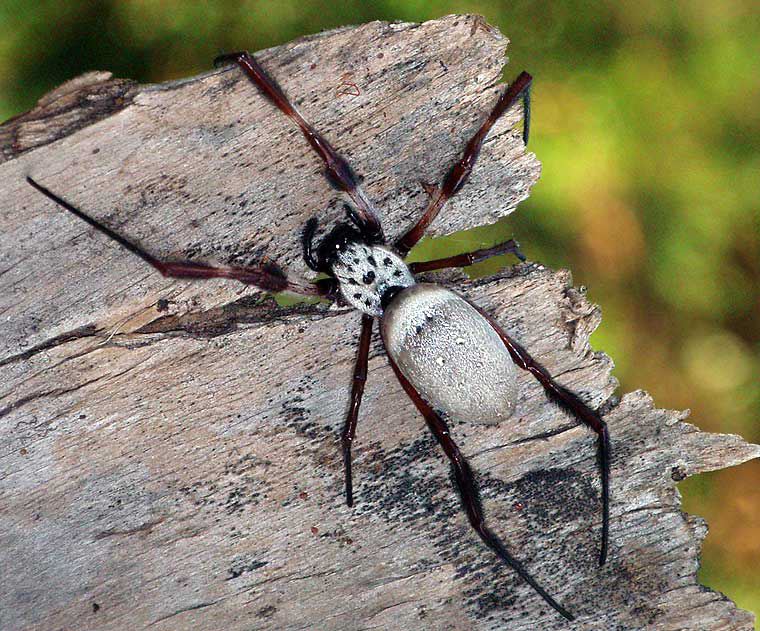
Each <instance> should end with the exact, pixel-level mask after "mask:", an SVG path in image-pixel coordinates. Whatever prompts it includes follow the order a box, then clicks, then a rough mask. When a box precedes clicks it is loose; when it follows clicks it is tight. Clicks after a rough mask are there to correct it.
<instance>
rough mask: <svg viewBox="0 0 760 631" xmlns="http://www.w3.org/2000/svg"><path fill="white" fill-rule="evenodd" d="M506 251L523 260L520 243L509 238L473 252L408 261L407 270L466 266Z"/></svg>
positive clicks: (418, 271) (427, 270)
mask: <svg viewBox="0 0 760 631" xmlns="http://www.w3.org/2000/svg"><path fill="white" fill-rule="evenodd" d="M508 253H511V254H514V255H515V256H516V257H517V258H518V259H520V260H521V261H524V260H525V257H524V256H523V254H522V252H520V244H519V243H517V241H515V240H514V239H510V240H509V241H505V242H504V243H499V244H498V245H495V246H493V247H492V248H484V249H482V250H475V251H474V252H464V253H463V254H456V255H454V256H448V257H446V258H443V259H434V260H432V261H421V262H418V263H409V271H411V272H412V274H419V273H421V272H432V271H433V270H438V269H446V268H449V267H467V266H468V265H472V264H473V263H480V261H485V260H486V259H489V258H491V257H492V256H498V255H499V254H508Z"/></svg>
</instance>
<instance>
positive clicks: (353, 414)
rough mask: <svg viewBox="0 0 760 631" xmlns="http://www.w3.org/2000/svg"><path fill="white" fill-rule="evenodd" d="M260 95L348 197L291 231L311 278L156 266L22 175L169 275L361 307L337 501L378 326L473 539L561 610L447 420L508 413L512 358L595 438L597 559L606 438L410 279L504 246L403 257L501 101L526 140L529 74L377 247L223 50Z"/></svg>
mask: <svg viewBox="0 0 760 631" xmlns="http://www.w3.org/2000/svg"><path fill="white" fill-rule="evenodd" d="M218 61H220V62H227V61H232V62H234V63H235V64H237V65H238V67H239V68H240V69H242V70H243V72H244V73H245V74H246V75H247V76H248V78H249V79H250V80H251V81H252V82H253V83H254V85H255V86H256V87H257V88H258V89H259V90H260V91H261V93H262V94H263V95H264V96H265V97H266V98H267V99H269V101H270V102H271V103H272V104H273V105H275V106H276V107H277V108H278V109H279V110H280V111H282V112H283V113H284V114H285V115H286V116H288V117H289V118H290V119H291V120H292V121H293V122H294V123H295V124H296V125H297V126H298V127H299V128H300V129H301V131H302V132H303V134H304V137H305V138H306V140H307V141H308V142H309V144H310V145H311V147H312V148H313V149H314V151H315V152H316V153H317V154H318V155H319V157H320V158H321V159H322V160H323V162H324V165H325V175H326V176H327V179H328V180H329V182H330V183H331V184H332V185H333V186H334V187H335V188H337V189H338V190H339V191H341V192H343V193H344V194H346V195H347V196H348V198H349V199H350V201H351V202H352V204H351V205H349V206H347V212H348V221H345V222H341V223H339V224H338V225H336V226H335V227H333V228H332V230H330V231H329V232H328V233H327V234H326V235H325V236H323V237H322V238H321V239H320V240H319V244H318V245H316V244H315V236H316V233H317V220H316V218H314V219H311V220H309V221H308V222H307V223H306V225H305V227H304V231H303V255H304V260H305V261H306V264H307V265H308V266H309V267H310V268H311V269H313V270H314V271H316V272H320V273H322V274H324V275H325V278H321V279H319V280H317V281H314V282H311V283H309V282H305V281H294V280H292V279H290V278H288V276H287V275H286V274H285V273H284V272H283V271H282V270H280V269H279V268H277V267H276V266H274V265H272V264H269V263H268V264H266V265H260V266H251V267H221V266H213V265H206V264H203V263H196V262H194V261H179V262H166V261H160V260H158V259H157V258H155V257H154V256H152V255H151V254H149V253H148V252H146V251H145V250H143V249H142V248H141V247H140V246H139V245H137V244H135V243H133V242H132V241H129V240H128V239H126V238H124V237H122V236H121V235H119V234H117V233H116V232H114V231H113V230H112V229H110V228H108V227H107V226H105V225H104V224H102V223H101V222H100V221H98V220H96V219H94V218H93V217H91V216H90V215H88V214H85V213H84V212H82V211H81V210H79V209H78V208H76V207H75V206H74V205H72V204H70V203H69V202H68V201H66V200H64V199H63V198H61V197H59V196H57V195H56V194H55V193H52V192H51V191H50V190H48V189H47V188H46V187H44V186H42V185H41V184H38V183H37V182H36V181H35V180H33V179H32V178H27V180H28V182H29V183H30V184H31V185H32V186H34V187H35V188H36V189H37V190H39V191H40V192H41V193H43V194H45V195H46V196H47V197H48V198H50V199H51V200H53V201H54V202H56V203H57V204H59V205H61V206H62V207H64V208H65V209H67V210H68V211H70V212H72V213H73V214H74V215H76V216H77V217H79V218H80V219H82V220H84V221H86V222H87V223H89V224H90V225H91V226H93V227H95V228H96V229H98V230H99V231H100V232H102V233H104V234H106V235H107V236H108V237H110V238H111V239H113V240H114V241H116V242H117V243H119V244H120V245H121V246H123V247H124V248H126V249H127V250H129V251H130V252H132V253H133V254H136V255H137V256H139V257H140V258H142V259H143V260H144V261H146V262H147V263H149V264H150V265H152V266H153V267H155V268H156V269H157V270H158V271H159V272H161V273H162V274H163V275H164V276H172V277H175V278H193V279H204V278H220V277H221V278H231V279H235V280H238V281H241V282H243V283H246V284H249V285H254V286H256V287H259V288H261V289H264V290H267V291H275V292H278V291H290V292H294V293H298V294H301V295H306V296H322V297H324V298H327V299H329V300H333V301H336V302H337V301H342V302H343V303H345V304H348V305H350V306H352V307H354V308H355V309H358V310H359V311H360V312H361V313H362V328H361V336H360V338H359V353H358V357H357V360H356V368H355V370H354V378H353V385H352V388H351V399H350V404H349V410H348V414H347V418H346V423H345V426H344V429H343V433H342V436H341V439H342V445H343V458H344V464H345V471H346V478H345V483H346V502H347V504H348V505H349V506H351V505H353V486H352V477H351V445H352V442H353V439H354V435H355V431H356V423H357V419H358V413H359V405H360V403H361V398H362V394H363V392H364V383H365V381H366V378H367V361H368V357H369V348H370V341H371V337H372V327H373V325H374V321H375V319H379V321H380V333H381V337H382V340H383V344H384V346H385V349H386V351H387V353H388V357H389V360H390V363H391V367H392V368H393V370H394V372H395V374H396V376H397V377H398V380H399V382H400V383H401V385H402V387H403V388H404V390H405V391H406V392H407V394H408V395H409V396H410V398H411V399H412V401H414V403H415V405H416V406H417V408H418V409H419V410H420V412H422V414H423V415H424V417H425V419H426V421H427V423H428V427H429V428H430V430H431V431H432V432H433V434H434V435H435V437H436V439H437V440H438V442H439V444H440V445H441V447H442V448H443V450H444V452H445V453H446V456H447V457H448V458H449V460H450V461H451V464H452V467H453V472H454V478H455V480H456V485H457V488H458V489H459V492H460V494H461V496H462V499H463V502H464V508H465V511H466V512H467V517H468V519H469V521H470V524H471V526H472V528H473V529H474V530H475V531H476V532H477V534H478V535H479V536H480V538H481V539H482V540H483V542H485V544H486V545H487V546H488V547H489V548H491V550H493V551H494V552H495V553H496V554H497V555H498V556H499V557H500V558H501V559H502V561H504V562H505V563H507V564H508V565H510V566H511V567H512V568H513V569H514V570H515V571H516V572H517V574H518V575H519V576H520V577H521V578H522V579H523V580H524V581H526V582H527V583H528V584H529V585H530V586H531V587H533V589H535V590H536V592H537V593H538V594H539V595H540V596H541V597H542V598H543V599H544V600H545V601H546V602H547V603H548V604H549V605H550V606H551V607H553V608H554V609H555V610H556V611H558V612H559V613H560V614H561V615H563V616H564V617H565V618H567V619H569V620H572V619H573V616H572V615H571V614H570V613H569V612H568V611H567V610H566V609H565V608H564V607H562V605H560V604H559V603H558V602H557V601H556V600H554V598H552V597H551V596H550V595H549V594H548V593H547V592H546V590H544V589H543V588H542V587H541V586H540V585H539V584H538V583H536V581H535V580H534V579H533V578H532V576H531V575H530V574H529V573H528V571H527V570H526V569H525V568H524V567H523V565H522V564H521V563H520V562H519V561H517V560H516V559H515V558H514V557H513V556H512V555H511V553H510V552H509V551H508V550H507V549H506V547H505V546H504V545H503V544H502V542H501V541H500V540H499V538H498V537H497V536H496V535H495V534H494V533H493V532H492V531H491V530H490V529H489V528H488V527H487V526H486V524H485V519H484V516H483V511H482V508H481V506H480V501H479V499H478V488H477V484H476V481H475V478H474V476H473V474H472V471H471V470H470V466H469V464H468V463H467V461H466V460H465V458H464V456H463V455H462V453H461V452H460V451H459V448H458V447H457V445H456V443H455V442H454V440H453V438H452V437H451V434H450V432H449V428H448V425H447V421H449V420H463V421H475V422H478V421H480V422H487V423H499V422H501V421H502V420H504V419H505V418H507V417H508V416H509V415H510V414H511V413H512V410H513V408H514V405H515V401H516V399H517V379H516V372H517V371H516V370H515V368H514V365H517V366H518V367H519V368H522V369H524V370H526V371H528V372H530V373H531V374H532V375H533V376H534V377H535V378H536V379H537V380H538V381H539V382H540V383H541V385H542V386H543V388H544V390H545V391H546V393H547V394H548V395H549V397H550V398H551V399H552V400H554V401H555V402H556V403H558V404H559V405H560V406H561V407H562V408H563V409H565V410H567V411H568V412H570V413H571V414H573V415H574V416H575V417H576V418H577V419H579V420H580V421H582V422H583V423H585V424H586V425H587V426H588V427H590V428H591V429H593V430H594V431H595V432H596V433H597V434H598V437H599V438H598V450H599V451H598V453H599V463H600V469H601V478H602V546H601V553H600V557H599V561H600V563H602V564H603V563H604V562H605V560H606V557H607V548H608V538H609V436H608V434H607V426H606V425H605V423H604V421H603V420H602V419H601V417H600V415H599V413H598V412H596V411H594V410H592V409H591V408H589V407H588V406H587V405H586V404H585V403H583V402H582V401H581V400H580V398H578V396H576V395H575V394H573V393H572V392H570V391H569V390H567V389H566V388H564V387H563V386H561V385H559V384H558V383H557V382H556V381H554V379H553V378H552V377H551V376H550V375H549V373H548V372H547V371H546V370H545V369H544V368H543V367H542V366H541V365H540V364H539V363H538V362H536V361H535V360H534V359H533V358H532V357H531V356H530V355H529V354H528V353H527V352H526V351H525V349H523V348H522V347H521V346H520V345H519V344H518V343H517V342H516V341H515V340H513V339H512V338H511V337H510V336H509V335H507V334H506V333H505V332H504V331H503V330H502V329H501V328H500V327H499V325H498V324H497V323H496V322H495V321H494V320H493V319H492V318H491V317H490V316H488V315H487V314H486V313H484V312H483V311H481V310H480V309H479V308H478V307H476V306H475V305H474V304H472V303H470V302H469V301H467V300H466V299H465V298H464V297H462V296H460V295H459V294H457V293H455V292H453V291H451V290H449V289H446V288H444V287H441V286H440V285H435V284H431V283H416V282H415V278H414V274H416V273H418V272H426V271H431V270H436V269H443V268H447V267H463V266H466V265H470V264H472V263H475V262H477V261H480V260H483V259H485V258H488V257H490V256H493V255H495V254H503V253H505V252H512V253H514V254H516V255H517V256H518V257H520V254H519V252H518V250H517V246H516V244H515V243H514V241H507V242H506V243H503V244H501V245H498V246H496V247H493V248H488V249H484V250H478V251H476V252H469V253H466V254H459V255H456V256H451V257H448V258H444V259H438V260H434V261H427V262H424V263H410V264H408V265H407V264H406V263H405V262H404V257H405V256H406V255H407V254H408V253H409V250H410V249H411V248H412V247H413V246H414V245H415V244H416V243H417V242H418V241H419V240H420V239H421V238H422V236H423V235H424V233H425V231H426V229H427V227H428V226H429V225H430V223H431V222H432V221H433V220H434V219H435V217H436V216H437V215H438V213H439V212H440V210H441V209H442V208H443V207H444V205H445V204H446V201H447V200H448V199H449V198H451V197H452V196H453V195H455V194H456V193H457V192H458V191H459V190H460V189H461V188H462V186H463V185H464V184H465V183H466V182H467V179H468V178H469V176H470V173H471V172H472V169H473V167H474V165H475V162H476V161H477V157H478V154H479V153H480V149H481V146H482V145H483V142H484V140H485V138H486V136H487V134H488V132H489V130H490V129H491V127H492V126H493V125H494V123H495V122H496V121H497V120H498V119H499V117H501V115H502V114H504V112H506V111H507V110H508V109H509V108H510V107H511V106H512V105H514V104H515V103H516V102H518V101H519V99H520V98H522V99H523V112H524V123H525V124H524V128H523V141H524V142H525V143H527V141H528V130H529V120H530V118H529V113H530V108H529V106H528V103H529V101H528V95H529V88H530V84H531V77H530V75H529V74H527V73H526V72H523V73H521V74H520V75H519V76H518V77H517V79H516V80H515V81H514V82H513V83H512V84H511V85H510V86H509V87H508V88H507V89H506V90H504V91H503V93H502V94H501V96H500V97H499V99H498V101H497V102H496V104H495V106H494V108H493V110H492V111H491V113H490V114H489V116H488V118H487V119H486V120H485V122H483V124H482V125H481V126H480V128H479V129H478V130H477V132H476V133H475V135H474V136H473V137H472V138H471V139H470V141H469V142H468V143H467V145H466V147H465V149H464V152H463V155H462V157H461V159H460V160H458V161H457V162H456V163H454V165H453V166H452V167H451V168H450V169H449V171H448V173H447V174H446V175H445V177H444V178H443V180H442V182H441V184H440V185H439V186H437V187H426V188H427V192H428V194H429V196H430V201H429V203H428V206H427V209H426V210H425V211H424V213H423V214H422V216H421V218H420V219H419V220H418V221H417V223H415V224H414V225H413V226H412V227H411V228H410V229H409V230H408V231H407V232H406V233H405V234H403V235H402V236H401V237H400V238H399V239H397V240H396V241H395V242H394V243H393V244H392V245H389V244H388V243H387V240H386V238H385V236H384V235H383V230H382V227H381V224H380V219H379V215H378V213H377V211H376V210H375V208H374V206H373V205H372V203H371V202H370V201H369V199H368V198H367V196H366V195H365V193H364V191H363V190H362V188H361V186H360V185H359V181H358V178H357V177H356V176H355V175H354V173H353V171H352V169H351V168H350V167H349V165H348V163H347V162H346V161H345V160H344V159H343V158H342V157H341V156H340V154H338V153H337V152H336V151H335V149H333V147H332V145H330V143H329V142H328V141H327V140H326V139H325V138H324V136H322V135H321V134H319V133H318V132H317V131H316V130H315V129H314V128H313V127H312V126H311V125H310V124H309V123H308V122H307V121H306V120H305V119H304V118H303V116H301V114H300V113H299V112H298V111H297V110H296V109H295V108H294V107H293V105H292V104H291V102H290V101H289V100H288V98H287V97H286V96H285V94H284V93H283V92H282V90H281V89H280V87H279V86H278V85H277V84H276V83H275V82H274V81H273V80H272V78H271V77H269V75H267V73H266V72H265V71H264V69H263V68H262V67H261V66H260V65H259V63H258V62H257V61H256V59H254V57H253V56H252V55H250V54H249V53H246V52H242V53H234V54H232V55H225V56H223V57H221V58H219V60H218Z"/></svg>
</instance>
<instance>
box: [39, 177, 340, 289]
mask: <svg viewBox="0 0 760 631" xmlns="http://www.w3.org/2000/svg"><path fill="white" fill-rule="evenodd" d="M26 181H27V182H29V184H31V185H32V186H33V187H34V188H36V189H37V190H38V191H39V192H40V193H42V194H43V195H45V196H46V197H47V198H48V199H51V200H52V201H54V202H55V203H56V204H58V205H59V206H61V207H62V208H65V209H66V210H68V211H69V212H70V213H72V214H73V215H76V216H77V217H79V218H80V219H81V220H82V221H85V222H87V223H88V224H90V225H91V226H92V227H93V228H95V229H96V230H98V231H99V232H102V233H103V234H104V235H106V236H107V237H109V238H111V239H112V240H114V241H116V243H118V244H119V245H120V246H122V247H123V248H124V249H126V250H129V251H130V252H131V253H132V254H135V255H136V256H139V257H140V258H141V259H142V260H143V261H145V262H146V263H148V264H149V265H152V266H153V267H154V268H156V269H157V270H158V271H159V272H160V273H161V274H162V275H163V276H169V277H172V278H195V279H205V278H230V279H233V280H238V281H240V282H241V283H245V284H246V285H254V286H255V287H258V288H260V289H264V290H265V291H274V292H278V291H290V292H293V293H296V294H302V295H306V296H331V295H332V294H333V293H334V292H335V290H336V287H335V280H334V279H332V278H328V279H325V280H324V281H320V282H319V283H317V284H313V285H312V284H308V283H305V282H304V283H296V282H293V281H290V280H288V278H287V276H286V275H285V273H284V272H283V271H282V270H280V269H279V268H278V267H276V266H275V265H271V264H270V265H266V266H264V265H262V266H260V267H213V266H210V265H204V264H202V263H195V262H192V261H177V262H166V261H160V260H159V259H157V258H156V257H154V256H153V255H151V254H149V253H148V252H146V251H145V250H143V249H142V248H141V247H140V246H138V245H137V244H135V243H133V242H131V241H129V240H127V239H125V238H124V237H123V236H121V235H120V234H118V233H116V232H114V231H113V230H111V229H110V228H109V227H108V226H105V225H103V224H102V223H100V222H99V221H98V220H97V219H94V218H93V217H90V216H89V215H87V214H86V213H84V212H82V211H81V210H79V209H78V208H77V207H76V206H73V205H72V204H70V203H69V202H67V201H66V200H65V199H63V198H62V197H59V196H58V195H56V194H55V193H53V192H51V191H50V190H49V189H47V188H45V187H44V186H42V185H41V184H39V183H37V182H35V181H34V180H33V179H32V178H31V177H27V178H26Z"/></svg>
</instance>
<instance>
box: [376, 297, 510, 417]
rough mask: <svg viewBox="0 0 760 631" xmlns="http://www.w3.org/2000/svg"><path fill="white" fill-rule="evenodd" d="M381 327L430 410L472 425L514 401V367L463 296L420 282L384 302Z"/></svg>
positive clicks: (499, 413) (507, 412) (500, 414)
mask: <svg viewBox="0 0 760 631" xmlns="http://www.w3.org/2000/svg"><path fill="white" fill-rule="evenodd" d="M380 330H381V333H382V336H383V341H384V343H385V348H386V350H387V352H388V355H390V357H391V359H393V361H394V362H395V363H396V365H397V366H398V367H399V369H400V370H401V372H402V373H403V374H404V376H405V377H406V378H407V379H408V380H409V382H410V383H411V384H412V385H413V386H414V387H415V389H416V390H417V391H418V392H419V393H420V395H421V396H422V398H424V399H425V400H426V401H427V402H428V403H429V404H430V405H431V406H432V407H433V408H434V409H435V410H437V411H439V412H443V413H444V414H445V415H446V416H447V417H449V418H451V419H456V420H460V421H470V422H475V423H499V422H501V421H503V420H505V419H507V418H509V416H510V415H511V414H512V411H513V410H514V406H515V400H516V399H517V383H516V368H515V365H514V363H513V362H512V358H511V356H510V355H509V351H508V350H507V349H506V347H505V346H504V342H502V340H501V338H500V337H499V336H498V334H497V333H496V331H494V329H493V327H491V325H490V324H489V323H488V321H487V320H486V319H485V318H484V317H483V316H482V315H481V314H480V313H479V312H478V311H477V309H475V308H474V307H473V306H472V305H471V304H470V303H468V302H467V301H466V300H465V299H464V298H462V297H461V296H458V295H457V294H455V293H454V292H452V291H449V290H448V289H445V288H444V287H441V286H439V285H433V284H427V283H420V284H417V285H412V286H411V287H407V288H406V289H404V290H403V291H401V292H400V293H399V294H398V295H397V296H396V297H395V298H394V299H393V301H392V302H391V304H390V305H388V307H387V309H386V310H385V313H384V315H383V318H382V321H381V324H380Z"/></svg>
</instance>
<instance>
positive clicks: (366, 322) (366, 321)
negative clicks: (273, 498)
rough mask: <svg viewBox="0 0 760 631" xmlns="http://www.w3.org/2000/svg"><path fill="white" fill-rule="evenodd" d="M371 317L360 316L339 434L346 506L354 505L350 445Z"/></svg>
mask: <svg viewBox="0 0 760 631" xmlns="http://www.w3.org/2000/svg"><path fill="white" fill-rule="evenodd" d="M373 321H374V320H373V318H372V316H369V315H367V314H364V315H363V316H362V331H361V335H360V336H359V352H358V353H357V355H356V365H355V366H354V378H353V381H352V384H351V403H350V405H349V407H348V416H346V424H345V425H344V426H343V433H342V434H341V437H340V438H341V445H342V446H343V464H344V466H345V469H346V504H348V505H349V506H353V505H354V485H353V482H352V479H351V443H352V442H353V440H354V435H355V434H356V421H357V420H358V418H359V406H360V405H361V403H362V395H363V394H364V384H365V383H366V382H367V360H368V358H369V342H370V339H371V338H372V322H373Z"/></svg>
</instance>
